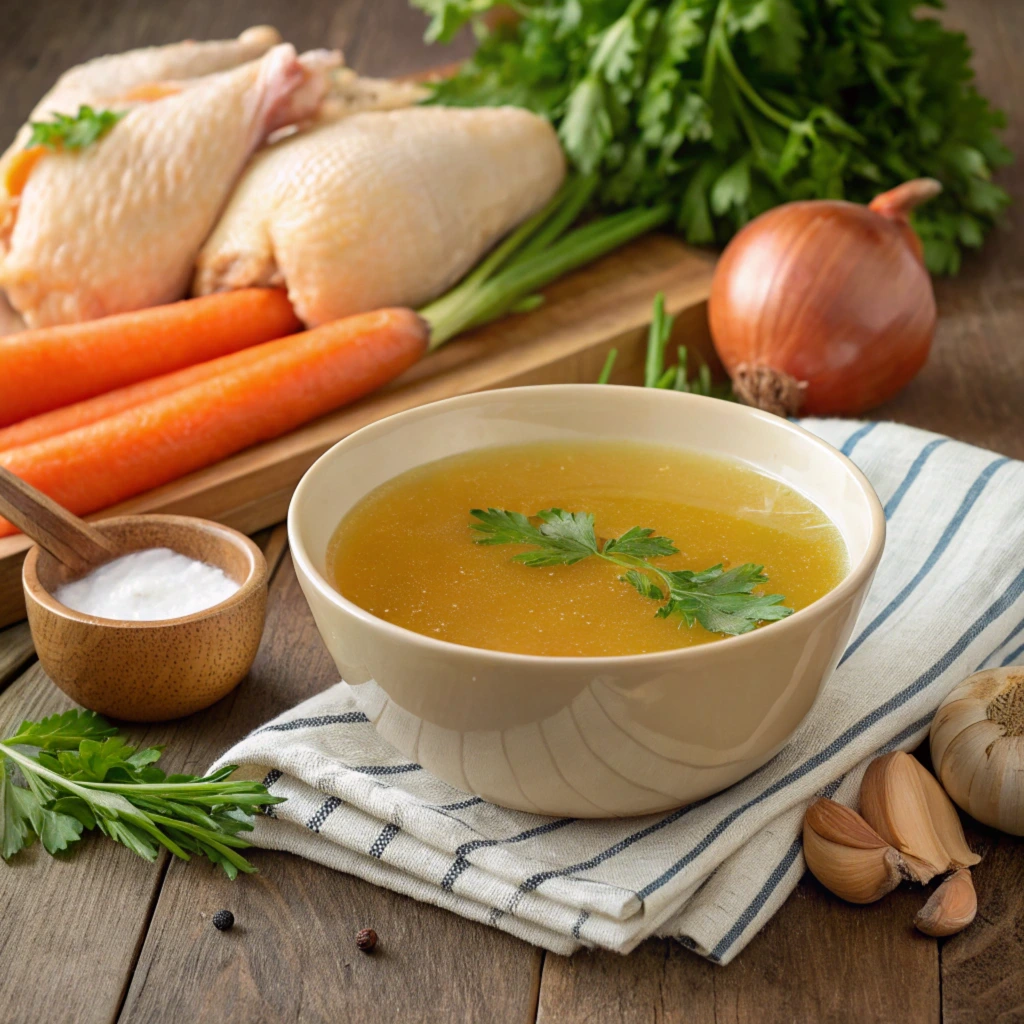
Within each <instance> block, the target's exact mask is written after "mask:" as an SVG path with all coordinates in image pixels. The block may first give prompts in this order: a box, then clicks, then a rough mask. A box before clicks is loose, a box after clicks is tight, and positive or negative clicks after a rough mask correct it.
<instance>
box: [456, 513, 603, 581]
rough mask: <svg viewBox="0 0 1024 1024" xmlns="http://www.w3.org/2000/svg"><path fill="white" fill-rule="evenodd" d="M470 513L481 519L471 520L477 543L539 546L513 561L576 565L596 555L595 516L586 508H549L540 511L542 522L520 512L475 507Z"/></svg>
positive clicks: (534, 563)
mask: <svg viewBox="0 0 1024 1024" xmlns="http://www.w3.org/2000/svg"><path fill="white" fill-rule="evenodd" d="M470 515H471V516H473V517H474V518H475V519H477V520H478V521H477V522H475V523H471V524H470V528H471V529H472V530H473V531H474V532H475V533H477V534H478V535H479V536H476V537H475V538H474V540H475V541H476V543H477V544H532V545H535V546H536V548H537V550H535V551H524V552H522V553H520V554H518V555H514V556H513V557H512V561H513V562H520V563H522V564H523V565H529V566H535V567H536V566H545V565H574V564H575V563H576V562H580V561H582V560H583V559H584V558H587V557H588V556H590V555H596V554H597V553H598V551H597V538H596V537H595V536H594V517H593V516H592V515H589V514H588V513H585V512H563V511H562V510H561V509H560V508H549V509H544V510H543V511H541V512H538V513H537V515H536V517H535V518H536V519H538V520H540V523H539V525H535V524H534V523H531V522H530V520H529V519H528V518H527V517H526V516H524V515H523V514H522V513H520V512H507V511H505V510H504V509H494V508H489V509H487V510H486V511H484V510H483V509H479V508H475V509H472V510H471V511H470Z"/></svg>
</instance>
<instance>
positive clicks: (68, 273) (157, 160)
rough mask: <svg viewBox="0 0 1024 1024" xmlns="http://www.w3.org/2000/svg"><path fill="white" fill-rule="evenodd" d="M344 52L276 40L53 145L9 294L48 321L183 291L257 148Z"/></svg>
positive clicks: (22, 229)
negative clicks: (101, 130) (63, 144)
mask: <svg viewBox="0 0 1024 1024" xmlns="http://www.w3.org/2000/svg"><path fill="white" fill-rule="evenodd" d="M339 61H340V56H339V55H337V54H327V53H325V52H323V51H318V52H315V53H312V54H306V55H304V56H303V57H302V58H297V57H296V55H295V50H294V48H293V47H291V46H289V45H287V44H283V45H281V46H276V47H274V48H273V49H272V50H270V51H269V52H268V53H267V54H266V55H265V56H264V57H263V58H262V59H261V60H258V61H252V62H250V63H249V64H244V65H242V66H241V67H238V68H235V69H234V70H232V71H225V72H221V73H219V74H216V75H211V76H209V77H208V78H204V79H202V80H200V81H199V82H197V83H195V84H193V85H191V86H190V87H189V88H187V89H186V90H185V91H183V92H181V93H180V94H178V95H173V96H169V97H167V98H165V99H161V100H158V101H156V102H152V103H146V104H142V105H140V106H138V107H135V108H134V109H132V110H131V111H129V113H128V114H127V115H126V116H125V118H124V119H123V120H122V121H120V122H119V123H118V124H117V125H115V126H114V128H113V129H112V130H111V131H110V133H109V134H108V135H106V136H105V137H104V138H103V139H101V140H100V141H99V142H97V143H95V144H94V145H92V146H90V147H88V148H87V149H84V150H81V151H79V152H69V153H59V152H58V153H53V154H47V155H46V156H45V157H44V158H43V159H42V160H40V161H39V163H38V164H37V165H36V166H35V167H34V168H33V170H32V172H31V175H30V177H29V178H28V181H27V183H26V184H25V187H24V191H23V192H22V194H21V197H20V205H19V207H18V209H17V211H16V217H15V218H14V226H13V231H12V233H11V235H10V241H9V247H8V251H7V253H6V255H4V256H2V257H0V288H3V289H4V290H6V292H7V297H8V299H9V300H10V303H11V305H12V306H13V307H14V308H15V309H16V310H17V311H18V312H20V313H21V315H22V316H23V317H24V319H25V321H26V323H27V324H28V325H29V326H30V327H42V326H47V325H50V324H59V323H71V322H77V321H80V320H91V319H94V318H95V317H100V316H106V315H108V314H110V313H117V312H122V311H125V310H130V309H140V308H143V307H146V306H154V305H159V304H160V303H163V302H170V301H172V300H174V299H177V298H180V297H181V296H182V294H183V293H184V292H185V291H186V290H187V287H188V281H189V277H190V275H191V272H192V266H193V263H194V260H195V256H196V253H197V252H198V251H199V248H200V246H201V245H202V243H203V240H204V239H205V238H206V236H207V235H208V234H209V231H210V228H211V227H212V226H213V224H214V223H215V222H216V219H217V216H218V214H219V213H220V211H221V209H222V207H223V205H224V203H225V201H226V199H227V197H228V196H229V195H230V193H231V189H232V187H233V186H234V184H235V181H236V180H237V178H238V176H239V174H240V173H241V171H242V168H243V167H244V166H245V164H246V161H247V160H248V159H249V156H250V155H251V154H252V152H253V150H255V149H256V148H257V147H258V146H259V145H260V144H261V143H262V142H263V140H264V139H265V138H266V137H267V135H269V134H270V133H271V132H273V131H275V130H277V129H279V128H282V127H283V126H285V125H289V124H294V123H295V122H297V121H301V120H304V119H306V118H309V117H311V116H312V115H313V114H314V113H315V111H316V109H317V107H318V106H319V104H320V101H321V100H322V99H323V96H324V93H325V92H326V89H327V76H328V71H329V70H330V69H331V68H332V67H333V66H335V65H336V64H337V63H338V62H339Z"/></svg>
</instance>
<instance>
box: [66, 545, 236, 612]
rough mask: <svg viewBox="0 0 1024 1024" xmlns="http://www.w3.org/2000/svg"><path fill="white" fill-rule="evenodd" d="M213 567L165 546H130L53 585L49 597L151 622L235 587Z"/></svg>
mask: <svg viewBox="0 0 1024 1024" xmlns="http://www.w3.org/2000/svg"><path fill="white" fill-rule="evenodd" d="M238 587H239V584H237V583H236V582H235V581H234V580H233V579H231V577H230V576H228V575H226V574H225V573H224V572H223V571H222V570H220V569H218V568H217V567H216V566H213V565H207V564H206V563H205V562H199V561H196V559H194V558H189V557H188V556H187V555H182V554H179V553H178V552H177V551H172V550H171V549H170V548H149V549H147V550H145V551H133V552H131V553H130V554H127V555H122V556H121V557H120V558H115V559H114V560H113V561H111V562H107V563H105V564H104V565H101V566H99V567H98V568H96V569H93V571H92V572H90V573H89V574H88V575H86V576H83V577H82V578H81V579H79V580H74V581H73V582H71V583H65V584H64V585H63V586H61V587H58V588H57V590H56V592H55V593H54V595H53V596H54V597H55V598H56V599H57V600H58V601H60V602H61V604H64V605H67V606H68V608H72V609H74V610H75V611H76V612H84V613H85V614H86V615H95V616H97V617H99V618H102V619H131V620H134V621H155V620H159V619H176V618H178V617H180V616H182V615H191V614H193V613H194V612H200V611H203V610H204V609H206V608H212V607H213V605H215V604H220V602H221V601H224V600H226V599H227V598H229V597H230V596H231V595H232V594H234V593H235V592H236V591H237V590H238Z"/></svg>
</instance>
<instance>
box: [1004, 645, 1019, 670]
mask: <svg viewBox="0 0 1024 1024" xmlns="http://www.w3.org/2000/svg"><path fill="white" fill-rule="evenodd" d="M1022 654H1024V644H1021V645H1020V647H1018V648H1017V650H1015V651H1011V652H1010V653H1009V654H1008V655H1007V656H1006V657H1005V658H1004V659H1003V661H1002V663H1001V665H1000V668H1006V666H1007V665H1012V664H1013V663H1014V662H1015V661H1016V660H1017V659H1018V658H1019V657H1020V656H1021V655H1022Z"/></svg>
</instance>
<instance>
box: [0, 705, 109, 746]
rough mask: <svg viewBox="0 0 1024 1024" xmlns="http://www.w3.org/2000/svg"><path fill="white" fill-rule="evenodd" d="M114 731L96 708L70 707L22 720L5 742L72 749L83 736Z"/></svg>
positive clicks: (99, 736) (88, 737)
mask: <svg viewBox="0 0 1024 1024" xmlns="http://www.w3.org/2000/svg"><path fill="white" fill-rule="evenodd" d="M116 732H117V729H115V728H114V726H112V725H111V724H110V723H109V722H108V721H107V720H106V719H105V718H102V717H101V716H99V715H97V714H96V712H95V711H79V710H78V709H72V710H71V711H65V712H64V713H63V714H56V715H50V716H49V717H47V718H43V719H42V720H40V721H38V722H29V721H24V722H22V723H21V725H20V726H19V727H18V731H17V732H16V733H15V734H14V736H12V737H11V739H10V740H9V741H8V742H9V743H22V744H24V745H25V746H30V747H42V748H43V750H75V749H77V748H78V745H79V743H81V741H82V740H85V739H100V738H102V737H104V736H113V735H114V734H115V733H116Z"/></svg>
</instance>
